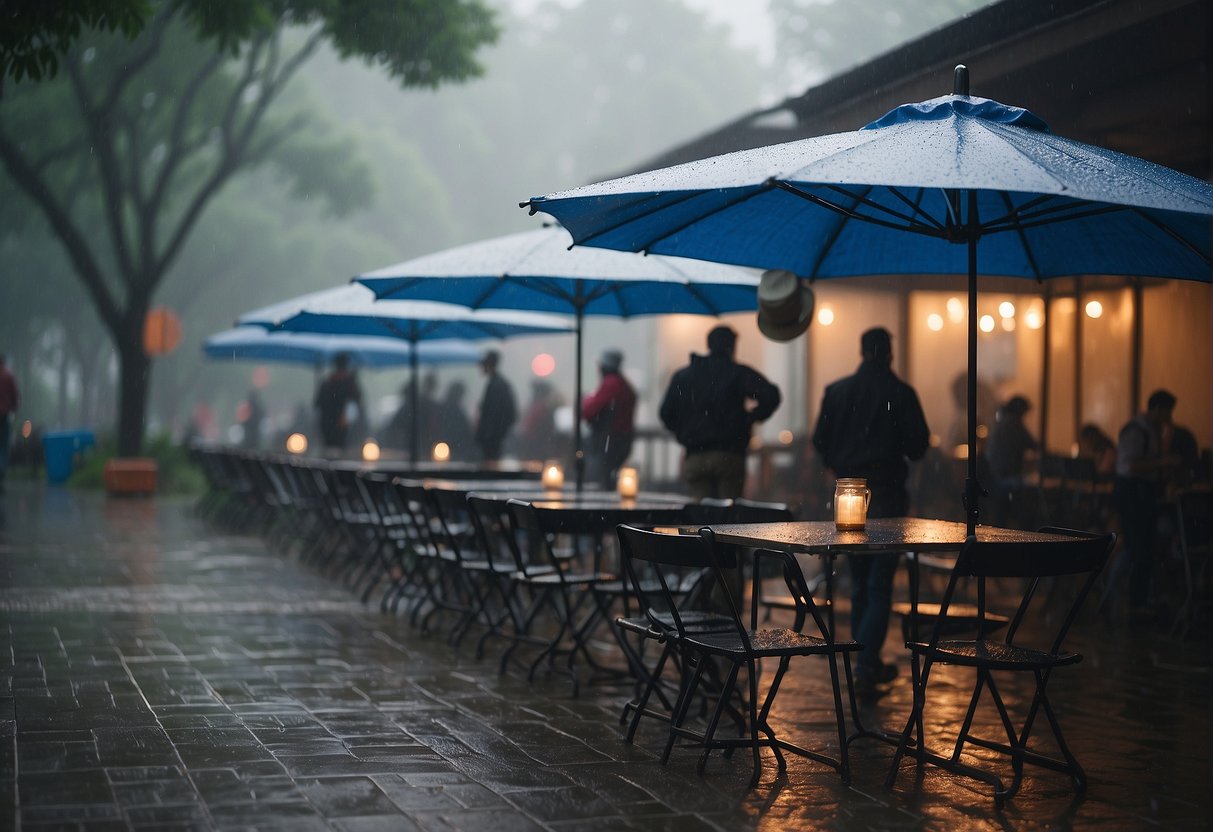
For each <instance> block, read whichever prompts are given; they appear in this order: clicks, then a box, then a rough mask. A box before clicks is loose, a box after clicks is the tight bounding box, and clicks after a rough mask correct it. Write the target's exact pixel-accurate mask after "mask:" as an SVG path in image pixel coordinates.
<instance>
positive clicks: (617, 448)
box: [581, 349, 636, 489]
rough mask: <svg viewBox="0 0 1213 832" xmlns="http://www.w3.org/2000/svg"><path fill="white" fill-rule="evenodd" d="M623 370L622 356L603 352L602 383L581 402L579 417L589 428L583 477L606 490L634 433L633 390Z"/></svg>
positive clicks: (629, 449) (612, 483)
mask: <svg viewBox="0 0 1213 832" xmlns="http://www.w3.org/2000/svg"><path fill="white" fill-rule="evenodd" d="M622 367H623V353H622V352H620V351H619V350H615V349H610V350H605V351H604V352H603V353H602V355H601V357H599V359H598V371H599V373H601V375H602V381H601V382H600V383H599V385H598V389H597V390H595V391H594V392H593V393H591V394H590V395H588V396H586V397H585V399H584V400H583V401H582V403H581V418H582V419H584V420H585V422H586V424H587V425H589V427H590V438H589V442H588V443H587V445H586V477H587V480H588V481H589V482H597V483H599V484H600V485H602V487H603V488H608V489H609V488H614V487H615V476H616V474H617V473H618V472H619V468H620V466H622V465H623V463H625V462H627V460H628V455H629V454H631V453H632V440H633V438H634V436H635V430H636V428H635V418H636V391H635V390H634V389H633V388H632V385H631V384H629V383H628V380H627V379H626V378H624V377H623V372H622Z"/></svg>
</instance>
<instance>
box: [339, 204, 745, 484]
mask: <svg viewBox="0 0 1213 832" xmlns="http://www.w3.org/2000/svg"><path fill="white" fill-rule="evenodd" d="M572 243H573V240H572V238H571V237H570V236H569V234H568V232H567V231H565V230H564V229H562V228H559V227H556V226H551V227H547V228H542V229H538V230H535V231H526V232H523V233H520V234H510V235H507V236H505V237H496V238H494V239H491V240H484V241H482V242H478V243H471V244H469V245H464V246H457V247H455V248H451V249H446V250H445V251H440V252H437V253H435V254H428V255H425V256H423V257H418V258H415V259H413V260H406V261H405V262H403V263H397V264H396V265H394V266H388V267H387V268H384V269H379V270H377V271H373V272H368V273H367V274H364V275H360V276H358V277H357V278H355V280H357V281H358V282H359V283H362V284H363V285H365V286H368V287H370V288H371V289H373V290H374V292H375V295H376V296H377V297H379V298H381V299H391V298H414V299H424V300H440V301H447V302H450V303H459V304H463V305H465V306H469V307H472V308H474V309H532V310H541V311H548V312H567V313H571V314H573V315H574V316H575V318H576V328H577V345H576V354H575V361H576V365H575V369H574V379H575V382H574V392H573V400H574V402H575V404H574V420H573V424H574V427H573V446H574V450H575V452H576V463H577V485H578V487H579V488H580V487H581V484H582V477H583V472H584V465H583V458H582V453H581V391H582V377H581V363H582V360H581V358H582V339H583V334H584V321H585V316H587V315H601V316H609V317H616V318H630V317H634V316H637V315H658V314H666V313H674V312H678V313H684V314H691V315H721V314H724V313H726V312H739V311H744V310H750V309H756V308H757V306H758V299H757V287H758V279H759V278H758V274H757V273H756V272H753V271H750V270H746V269H738V268H734V267H732V266H721V265H719V264H716V263H705V262H703V261H702V260H687V259H684V258H678V257H638V256H636V255H635V254H622V253H618V252H612V251H601V250H597V249H587V248H570V247H571V246H572Z"/></svg>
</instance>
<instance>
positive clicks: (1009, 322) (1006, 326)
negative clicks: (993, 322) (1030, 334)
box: [1002, 318, 1015, 332]
mask: <svg viewBox="0 0 1213 832" xmlns="http://www.w3.org/2000/svg"><path fill="white" fill-rule="evenodd" d="M1002 328H1003V330H1004V331H1006V332H1014V331H1015V319H1014V318H1003V319H1002Z"/></svg>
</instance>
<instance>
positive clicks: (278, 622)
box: [0, 482, 1213, 832]
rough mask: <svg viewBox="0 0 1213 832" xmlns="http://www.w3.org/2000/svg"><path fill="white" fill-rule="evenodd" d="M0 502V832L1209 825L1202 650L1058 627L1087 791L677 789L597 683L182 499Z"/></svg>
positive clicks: (1208, 687)
mask: <svg viewBox="0 0 1213 832" xmlns="http://www.w3.org/2000/svg"><path fill="white" fill-rule="evenodd" d="M0 505H2V507H3V517H4V525H3V526H2V527H0V639H2V640H3V651H2V652H0V732H3V742H0V828H19V829H22V830H37V829H52V828H53V829H61V828H81V827H83V828H88V829H111V828H112V829H128V828H138V829H143V828H147V829H151V828H172V829H231V828H245V829H251V828H271V827H278V828H289V829H337V830H371V829H393V830H399V829H465V830H477V829H484V830H503V829H504V830H531V829H557V830H558V829H577V830H583V829H646V830H648V829H665V830H682V829H722V830H723V829H728V830H736V829H818V828H830V829H919V828H932V829H958V828H979V829H980V828H1033V829H1036V828H1050V829H1051V828H1066V827H1073V828H1096V827H1098V828H1099V829H1101V830H1104V832H1108V830H1119V829H1140V828H1146V827H1157V828H1161V829H1192V830H1197V829H1208V828H1209V827H1210V822H1211V814H1210V805H1211V802H1213V798H1211V793H1213V789H1211V785H1213V781H1211V777H1210V772H1211V768H1210V751H1209V748H1210V742H1209V741H1210V739H1213V737H1211V730H1210V726H1211V717H1210V713H1209V710H1210V709H1209V705H1210V702H1211V701H1213V697H1211V694H1213V674H1211V673H1210V661H1209V645H1208V642H1207V641H1203V642H1199V643H1197V642H1191V641H1190V642H1187V643H1179V642H1176V641H1173V640H1169V639H1167V638H1165V637H1162V636H1158V635H1142V634H1135V633H1133V632H1131V631H1129V629H1128V628H1127V627H1124V626H1120V625H1117V624H1114V623H1109V622H1106V621H1103V620H1101V619H1097V618H1092V619H1090V620H1086V621H1083V622H1081V623H1080V626H1079V629H1080V630H1081V631H1082V634H1080V636H1079V638H1077V639H1076V646H1077V647H1078V648H1079V649H1080V650H1082V651H1083V652H1084V653H1085V654H1086V661H1084V662H1083V664H1082V665H1080V666H1079V667H1077V668H1073V669H1071V670H1070V671H1069V672H1066V673H1059V674H1058V675H1057V676H1056V677H1055V679H1054V682H1053V683H1052V685H1051V687H1050V690H1051V691H1052V694H1053V697H1054V701H1055V705H1056V706H1057V707H1058V710H1059V711H1060V713H1061V718H1062V720H1063V722H1064V723H1065V725H1066V726H1067V731H1068V736H1069V738H1070V740H1071V743H1072V746H1073V750H1074V752H1075V754H1076V755H1077V756H1078V758H1079V760H1080V761H1081V762H1082V763H1083V764H1084V766H1085V767H1086V769H1087V772H1088V775H1089V777H1090V786H1089V788H1088V790H1087V793H1086V794H1085V796H1083V797H1080V798H1075V797H1074V796H1073V795H1072V794H1071V793H1070V789H1069V783H1068V781H1067V780H1066V779H1065V778H1064V777H1061V776H1058V775H1053V774H1050V773H1039V772H1036V771H1032V770H1031V769H1029V773H1028V776H1027V777H1026V779H1025V784H1024V788H1023V791H1022V793H1021V795H1020V796H1019V797H1017V798H1015V799H1014V800H1013V801H1011V802H1010V803H1009V804H1008V805H1007V807H1006V808H1005V809H1004V810H1003V811H1002V812H998V811H996V810H995V808H994V803H993V800H992V799H991V796H990V789H989V787H988V786H985V785H983V784H980V783H973V782H970V781H967V780H964V779H961V778H958V777H956V776H954V775H951V774H947V773H942V772H939V771H937V770H934V769H930V768H928V769H927V770H926V771H925V772H924V773H922V774H921V775H919V776H918V777H916V776H915V772H914V769H913V767H912V766H910V765H907V766H906V767H905V768H904V769H903V771H902V774H901V777H900V779H899V780H898V782H897V785H896V786H895V787H894V789H892V790H886V789H885V788H884V786H883V781H884V776H885V773H886V770H887V767H888V761H889V758H890V754H889V749H888V747H887V746H885V745H883V744H881V743H878V742H873V741H859V742H856V743H854V744H853V746H852V758H853V768H854V781H853V784H852V786H851V787H849V788H848V787H844V786H843V785H842V784H841V783H840V782H839V779H838V777H837V775H836V774H835V773H834V772H833V771H832V770H830V769H826V768H824V767H822V766H819V765H817V764H815V763H812V762H810V761H807V760H804V759H801V758H796V757H790V758H789V764H788V770H787V772H786V774H785V775H780V774H779V773H778V772H777V771H776V768H775V766H774V764H773V763H772V761H771V760H770V759H769V757H768V759H767V762H766V767H765V769H764V773H763V778H762V782H761V784H760V786H759V787H758V788H757V789H754V790H752V791H750V790H748V789H747V788H746V784H747V783H748V780H749V777H750V771H751V769H750V762H749V756H748V754H744V753H742V754H737V755H735V756H734V757H732V758H731V759H725V758H723V757H721V756H720V755H719V754H715V755H713V756H712V758H711V760H710V761H709V763H708V767H707V773H706V774H705V775H703V776H700V775H698V774H696V771H695V763H696V760H697V758H698V755H697V754H696V753H694V751H693V750H691V749H675V752H674V755H673V757H672V759H671V762H670V764H669V765H668V766H664V767H663V766H662V765H661V764H660V763H659V762H658V758H659V756H660V753H661V750H662V746H663V744H664V738H665V735H664V731H663V730H662V729H661V726H659V725H658V724H657V723H654V722H651V721H650V722H646V723H645V724H642V726H641V730H640V733H639V734H638V736H637V742H636V744H634V745H629V744H627V743H625V742H624V741H623V739H622V731H621V729H620V726H619V714H620V706H621V704H622V701H623V700H624V699H625V698H626V695H627V693H628V691H626V690H625V689H621V688H618V687H615V688H610V687H604V688H598V687H584V686H583V693H582V695H581V697H580V698H577V699H573V698H571V697H570V696H569V686H568V684H567V682H566V681H564V680H562V679H558V678H553V679H550V680H548V679H540V680H537V681H536V682H535V683H533V684H528V683H527V682H526V680H525V678H524V675H523V674H520V673H510V674H507V675H505V676H498V675H497V673H496V662H494V661H493V660H491V659H486V660H484V661H476V660H474V659H473V658H472V656H471V653H472V650H471V649H470V647H469V646H465V647H464V648H463V649H462V650H460V651H452V650H451V649H449V648H448V647H447V645H446V642H445V639H443V638H442V637H441V636H440V635H428V636H427V635H421V634H419V633H418V632H416V631H415V630H413V629H411V628H410V627H409V626H408V624H407V623H406V622H405V621H404V620H402V619H399V618H396V617H393V616H385V615H380V614H379V613H378V612H377V609H376V608H375V607H374V606H373V605H372V606H367V607H364V606H363V605H361V604H359V603H358V602H357V600H356V599H355V598H354V597H353V596H352V595H351V594H350V593H349V592H348V591H346V590H345V589H343V588H341V587H340V586H338V585H336V584H335V583H333V582H331V581H329V580H328V579H327V578H324V577H323V576H320V575H317V574H315V573H314V572H311V571H309V570H308V569H307V568H305V567H303V566H300V565H299V564H297V563H296V562H294V561H292V560H291V559H289V558H286V557H283V556H281V555H279V554H276V553H273V552H269V551H267V550H266V549H265V547H264V546H263V545H262V543H261V542H260V540H258V539H256V538H250V537H242V536H235V535H231V534H226V533H224V532H222V531H219V530H217V529H215V528H212V527H208V526H206V525H205V524H203V523H202V522H201V521H200V520H197V519H196V518H194V517H193V516H192V515H191V513H190V505H189V504H188V503H187V502H182V501H174V500H166V499H155V500H117V499H108V500H107V499H105V498H104V497H102V496H99V495H89V494H80V493H75V492H68V491H64V490H62V489H46V488H43V487H41V486H38V485H34V484H31V483H20V482H16V483H10V486H9V490H8V493H7V494H5V495H4V496H3V497H2V498H0ZM895 645H896V641H895V639H894V638H893V637H892V636H891V637H890V641H889V646H888V647H886V654H887V658H889V659H895V658H897V650H896V647H895ZM822 667H823V666H822V665H818V664H815V663H812V662H806V663H803V664H802V665H801V669H799V670H794V671H793V672H792V673H791V674H790V675H789V677H788V679H787V681H786V682H785V689H784V690H783V691H782V692H781V694H780V699H779V702H778V703H777V711H778V714H777V719H776V720H775V724H776V727H777V728H778V729H782V730H783V731H786V732H787V733H789V734H792V735H795V736H796V737H797V738H803V739H804V740H805V742H807V743H811V742H814V741H817V740H818V739H820V740H822V741H826V742H828V738H829V736H830V734H829V731H830V720H831V719H832V715H831V711H830V708H829V703H828V699H829V693H828V691H829V688H828V682H827V681H826V680H825V678H823V677H824V674H823V673H820V672H819V671H821V670H822ZM939 673H940V675H939V677H938V678H939V682H940V683H941V687H940V688H939V690H940V691H942V692H943V693H942V695H941V697H940V699H939V700H938V705H937V706H936V708H935V710H934V713H935V714H936V715H937V716H938V715H940V714H948V715H949V716H951V717H952V718H954V719H958V718H959V715H960V714H961V713H962V712H963V707H964V704H965V701H966V698H967V691H968V688H965V687H964V686H963V685H964V681H963V679H962V677H961V676H960V674H958V673H954V672H953V671H951V670H949V669H941V670H940V671H939ZM1012 690H1013V691H1017V692H1018V695H1019V696H1022V695H1023V689H1022V688H1013V689H1012ZM909 693H910V692H909V685H908V681H907V680H906V669H905V665H904V662H903V664H902V674H901V677H900V678H899V679H898V680H897V682H895V683H894V685H893V686H892V691H891V693H889V695H887V696H885V697H883V698H881V699H879V700H878V701H877V702H875V703H874V704H872V705H870V706H868V709H867V713H866V718H867V719H868V720H869V721H870V722H873V723H879V724H884V725H888V726H893V725H895V724H897V723H898V722H899V720H902V719H904V714H905V713H906V712H907V709H908V706H909ZM1011 698H1015V694H1012V695H1011ZM933 701H934V700H933ZM991 727H992V728H993V727H994V726H991ZM930 730H932V731H935V730H936V729H930Z"/></svg>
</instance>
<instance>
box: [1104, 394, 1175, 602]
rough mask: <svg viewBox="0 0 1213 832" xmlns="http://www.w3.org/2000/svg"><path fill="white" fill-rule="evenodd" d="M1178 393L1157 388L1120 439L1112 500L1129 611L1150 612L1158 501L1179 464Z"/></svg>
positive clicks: (1122, 429)
mask: <svg viewBox="0 0 1213 832" xmlns="http://www.w3.org/2000/svg"><path fill="white" fill-rule="evenodd" d="M1174 410H1175V396H1173V395H1172V394H1171V393H1170V392H1168V391H1166V390H1155V391H1154V392H1153V393H1151V394H1150V398H1149V399H1148V400H1147V402H1146V409H1145V412H1144V413H1139V414H1138V415H1137V416H1135V417H1133V419H1132V420H1130V421H1129V422H1128V423H1126V424H1125V426H1124V427H1123V428H1121V429H1120V436H1119V437H1118V438H1117V443H1116V485H1115V490H1114V492H1113V500H1114V502H1115V504H1116V510H1117V513H1118V514H1119V515H1120V529H1121V533H1122V534H1123V535H1124V539H1125V550H1126V553H1127V555H1128V559H1129V564H1128V565H1129V612H1130V614H1131V615H1133V616H1136V617H1141V616H1145V615H1146V614H1147V605H1148V604H1149V601H1150V584H1151V579H1152V577H1153V572H1154V541H1155V536H1156V532H1157V529H1158V501H1159V499H1160V498H1161V497H1162V496H1163V494H1164V492H1165V485H1166V483H1167V481H1168V479H1169V477H1171V476H1172V474H1173V472H1174V471H1175V469H1176V467H1177V459H1176V458H1175V457H1174V456H1172V455H1170V454H1169V453H1168V448H1169V446H1170V442H1171V414H1172V412H1173V411H1174Z"/></svg>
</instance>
